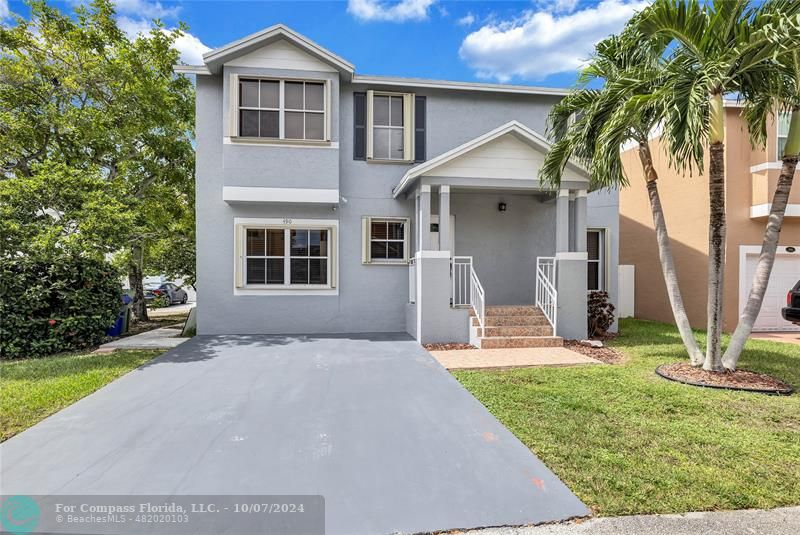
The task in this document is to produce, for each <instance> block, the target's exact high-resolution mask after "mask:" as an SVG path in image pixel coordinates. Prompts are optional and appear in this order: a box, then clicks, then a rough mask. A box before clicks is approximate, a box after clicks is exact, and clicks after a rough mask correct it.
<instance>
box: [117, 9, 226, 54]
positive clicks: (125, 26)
mask: <svg viewBox="0 0 800 535" xmlns="http://www.w3.org/2000/svg"><path fill="white" fill-rule="evenodd" d="M117 24H118V25H119V28H120V29H121V30H122V31H123V32H125V34H126V35H127V36H128V37H129V38H131V39H135V38H136V37H137V36H139V35H145V36H146V35H147V34H148V33H150V30H152V29H153V24H152V23H151V22H150V21H149V20H145V19H132V18H130V17H125V16H121V17H119V20H118V21H117ZM161 31H163V32H165V33H169V32H172V31H174V29H172V30H168V29H163V30H161ZM173 46H174V47H175V48H176V49H177V50H178V52H180V55H181V61H183V62H184V63H187V64H189V65H202V64H203V54H204V53H205V52H208V51H209V50H211V48H209V47H207V46H206V45H204V44H203V42H202V41H200V39H198V38H197V37H196V36H194V35H192V34H191V33H186V32H184V33H183V35H181V36H180V37H178V38H177V39H175V43H174V44H173Z"/></svg>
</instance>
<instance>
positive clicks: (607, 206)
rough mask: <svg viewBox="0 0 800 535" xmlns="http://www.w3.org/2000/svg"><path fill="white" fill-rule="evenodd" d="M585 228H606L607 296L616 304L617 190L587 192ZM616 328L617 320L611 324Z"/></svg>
mask: <svg viewBox="0 0 800 535" xmlns="http://www.w3.org/2000/svg"><path fill="white" fill-rule="evenodd" d="M586 214H587V217H586V226H587V228H602V229H606V234H607V235H608V242H609V251H608V255H609V259H608V260H609V261H608V274H607V277H606V279H607V284H608V288H607V291H608V297H609V299H610V301H611V302H612V303H613V304H614V305H615V306H616V305H617V303H618V302H619V301H618V282H619V281H618V278H619V277H618V268H619V191H617V190H598V191H594V192H592V193H590V194H589V196H588V198H587V210H586ZM611 330H612V331H616V330H617V321H616V320H615V321H614V325H612V326H611Z"/></svg>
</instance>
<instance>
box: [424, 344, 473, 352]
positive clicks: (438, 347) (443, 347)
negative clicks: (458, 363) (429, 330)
mask: <svg viewBox="0 0 800 535" xmlns="http://www.w3.org/2000/svg"><path fill="white" fill-rule="evenodd" d="M422 347H424V348H425V349H427V350H428V351H452V350H454V349H478V348H477V347H475V346H474V345H472V344H425V345H423V346H422Z"/></svg>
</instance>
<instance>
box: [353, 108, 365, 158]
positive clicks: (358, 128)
mask: <svg viewBox="0 0 800 535" xmlns="http://www.w3.org/2000/svg"><path fill="white" fill-rule="evenodd" d="M353 159H354V160H366V159H367V94H366V93H353Z"/></svg>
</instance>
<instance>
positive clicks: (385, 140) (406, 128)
mask: <svg viewBox="0 0 800 535" xmlns="http://www.w3.org/2000/svg"><path fill="white" fill-rule="evenodd" d="M367 159H369V160H386V161H401V162H411V161H413V160H414V95H413V94H411V93H382V92H377V91H367Z"/></svg>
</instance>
